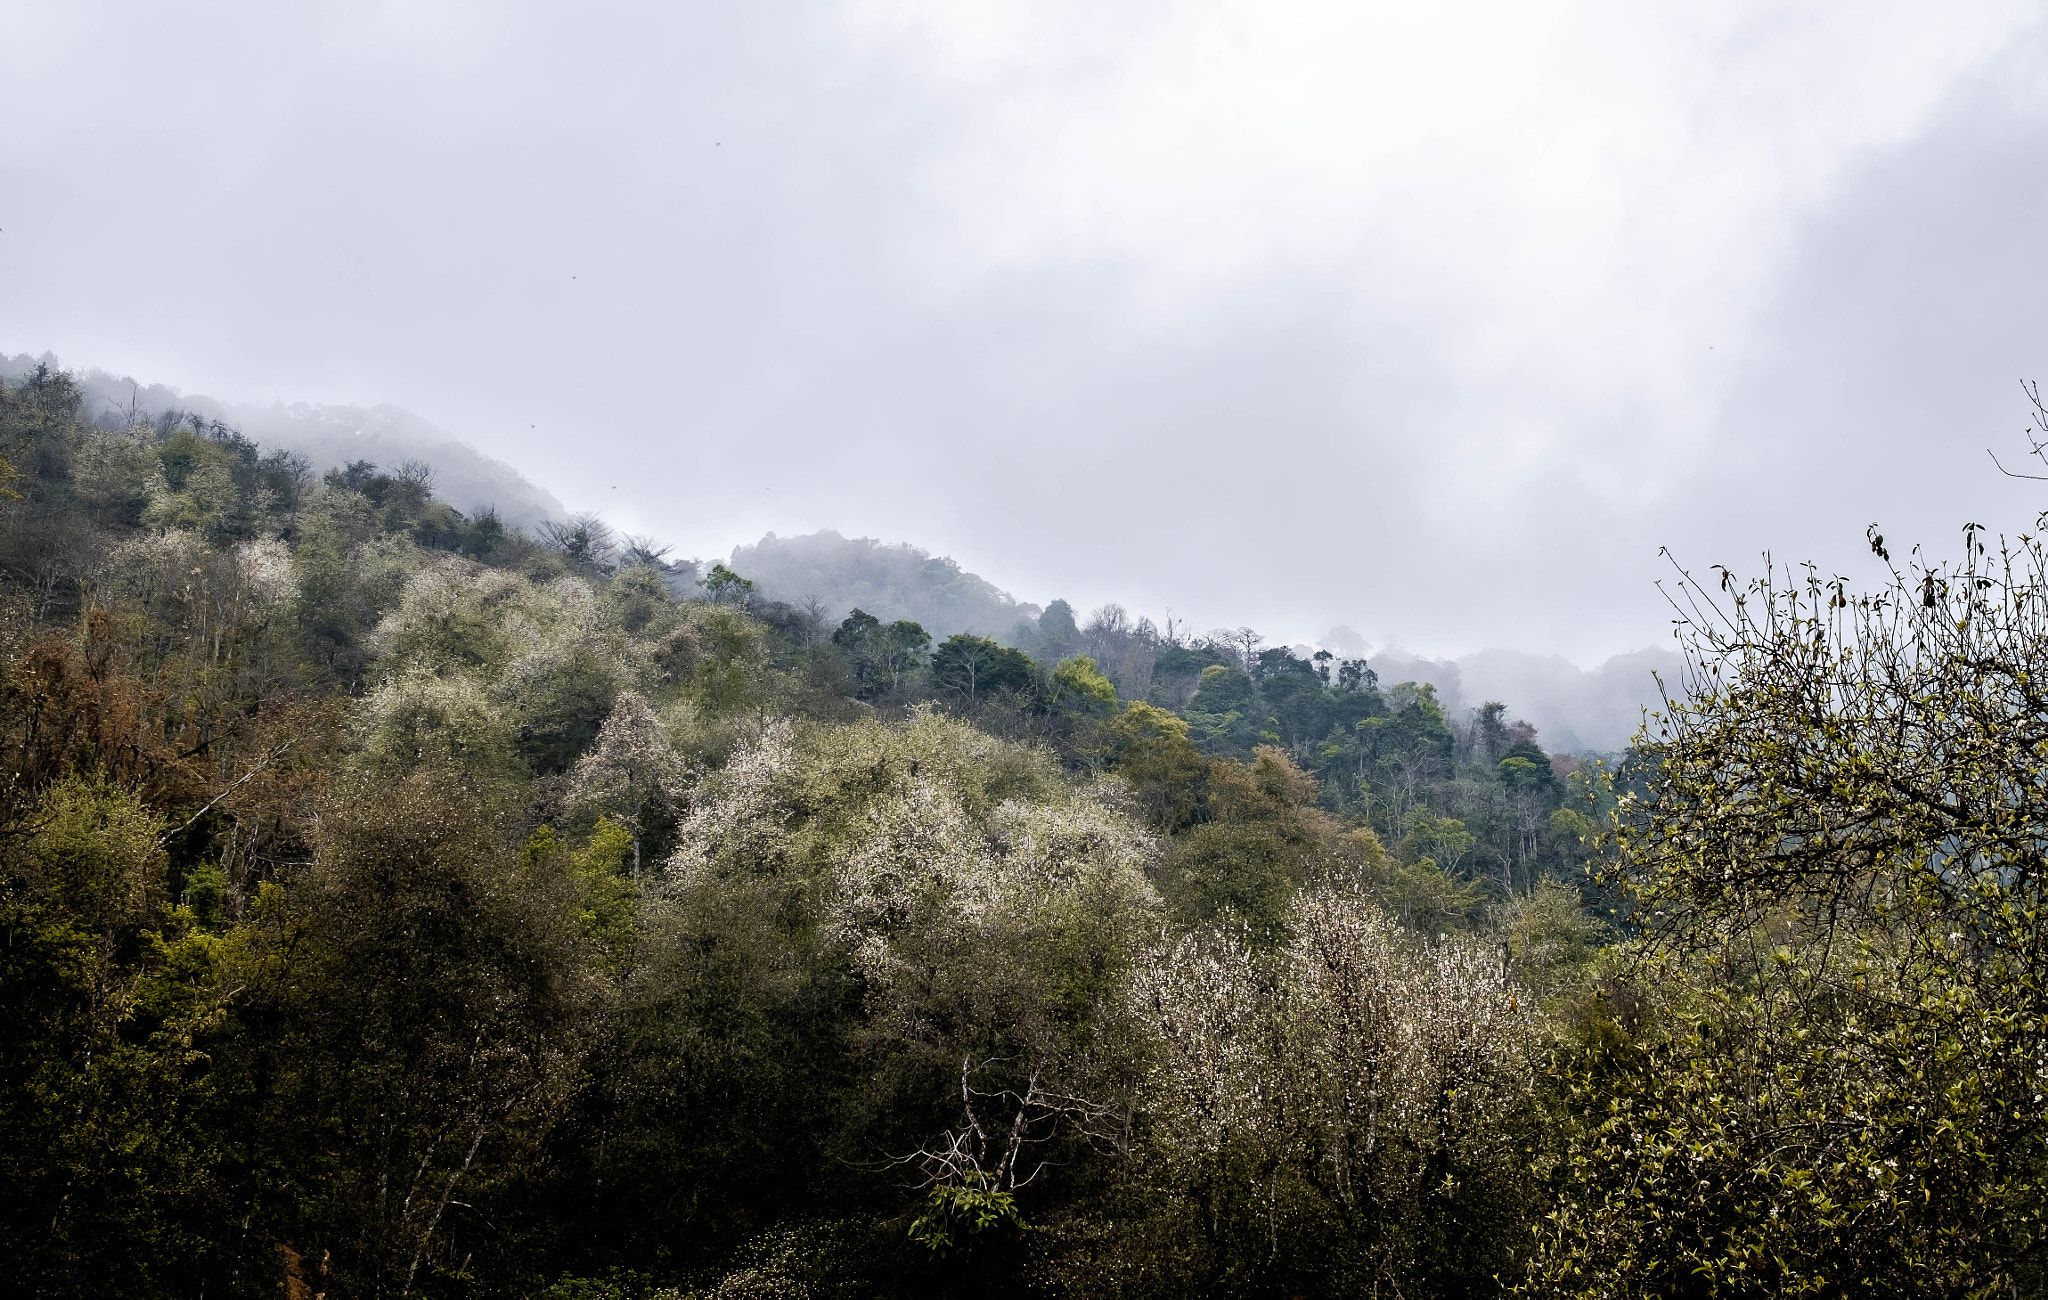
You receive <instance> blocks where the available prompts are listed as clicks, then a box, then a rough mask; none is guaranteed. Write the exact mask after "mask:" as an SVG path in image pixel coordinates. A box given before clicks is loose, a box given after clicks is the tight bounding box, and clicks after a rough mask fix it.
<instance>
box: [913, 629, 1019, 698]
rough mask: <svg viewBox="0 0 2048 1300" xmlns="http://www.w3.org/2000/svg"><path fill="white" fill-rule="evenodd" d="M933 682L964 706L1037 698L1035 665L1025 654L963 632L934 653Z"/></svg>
mask: <svg viewBox="0 0 2048 1300" xmlns="http://www.w3.org/2000/svg"><path fill="white" fill-rule="evenodd" d="M932 681H933V683H934V684H935V685H937V686H938V688H939V689H940V690H942V691H945V692H947V693H949V694H951V695H952V696H954V698H956V699H958V700H960V701H961V702H962V703H965V704H973V703H974V702H976V701H977V700H982V699H986V698H988V697H989V696H991V695H995V694H1001V693H1008V694H1012V695H1018V696H1029V695H1034V694H1036V693H1037V689H1038V674H1037V671H1036V668H1035V665H1033V664H1032V662H1031V660H1030V658H1029V657H1028V656H1027V655H1025V654H1024V653H1023V652H1022V651H1019V650H1012V649H1010V648H1009V647H1008V646H1002V645H998V644H996V643H995V642H994V641H991V640H989V639H988V638H987V637H985V636H969V635H968V634H966V633H964V632H963V633H961V634H959V635H958V636H951V637H948V638H946V642H945V644H943V645H941V646H940V647H939V648H938V649H937V650H936V651H934V652H933V654H932Z"/></svg>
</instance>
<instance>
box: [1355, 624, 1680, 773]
mask: <svg viewBox="0 0 2048 1300" xmlns="http://www.w3.org/2000/svg"><path fill="white" fill-rule="evenodd" d="M1332 649H1333V650H1334V649H1335V647H1334V646H1333V647H1332ZM1371 663H1372V669H1373V671H1374V672H1376V673H1378V674H1379V676H1380V681H1381V683H1382V684H1391V683H1394V682H1428V683H1430V684H1431V685H1433V686H1435V687H1436V692H1437V698H1438V699H1440V700H1442V701H1443V703H1444V706H1445V708H1446V709H1447V710H1448V711H1450V712H1451V713H1452V714H1453V715H1454V716H1455V715H1456V714H1458V713H1460V712H1462V711H1463V710H1465V709H1470V708H1477V707H1478V706H1479V705H1481V704H1484V703H1485V702H1487V701H1488V700H1499V701H1501V702H1502V703H1504V704H1506V705H1507V706H1508V712H1509V713H1510V714H1511V715H1512V716H1514V717H1517V718H1521V719H1524V720H1525V721H1527V722H1529V723H1531V724H1533V725H1534V726H1535V727H1536V730H1537V732H1538V734H1540V735H1541V736H1542V738H1543V747H1544V748H1545V749H1547V750H1549V751H1550V752H1552V753H1560V754H1575V753H1582V752H1585V751H1588V750H1592V751H1596V752H1599V753H1611V752H1613V751H1615V750H1619V749H1624V748H1626V747H1627V746H1628V743H1629V740H1630V738H1631V737H1633V736H1634V734H1635V731H1636V728H1637V726H1638V725H1640V724H1641V722H1642V713H1643V710H1644V709H1646V708H1655V707H1656V706H1657V704H1658V703H1659V702H1660V701H1661V700H1662V698H1663V697H1662V696H1661V695H1660V694H1659V692H1658V688H1657V676H1658V675H1661V676H1662V677H1663V679H1664V683H1665V685H1666V686H1673V687H1675V686H1676V685H1677V680H1678V674H1679V672H1680V671H1681V669H1682V668H1683V667H1684V660H1683V659H1681V658H1680V657H1679V655H1678V653H1677V652H1676V651H1673V650H1665V649H1660V648H1657V647H1654V646H1653V647H1646V648H1644V649H1641V650H1632V651H1630V652H1628V653H1627V654H1619V655H1615V656H1614V657H1613V658H1611V659H1609V660H1607V661H1606V662H1605V663H1603V664H1601V665H1600V666H1599V667H1598V668H1594V669H1591V670H1587V669H1582V668H1580V667H1578V666H1577V665H1576V664H1574V663H1572V662H1571V661H1570V660H1568V659H1565V658H1563V657H1562V656H1559V655H1534V654H1527V653H1525V652H1523V651H1520V650H1481V651H1480V652H1478V653H1477V654H1469V655H1465V656H1463V657H1461V658H1458V659H1424V658H1419V657H1416V656H1412V655H1403V654H1400V653H1398V652H1389V653H1383V654H1378V655H1374V656H1372V659H1371Z"/></svg>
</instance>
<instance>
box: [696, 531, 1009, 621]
mask: <svg viewBox="0 0 2048 1300" xmlns="http://www.w3.org/2000/svg"><path fill="white" fill-rule="evenodd" d="M729 563H730V564H731V566H732V569H733V571H734V572H735V573H738V574H740V575H741V576H742V577H746V578H749V579H751V580H752V581H753V582H754V584H755V586H756V587H758V588H759V589H760V591H761V592H762V594H763V595H766V596H769V597H771V598H773V599H777V600H786V601H789V602H791V603H793V604H801V603H802V602H804V601H805V600H807V599H815V600H817V601H818V602H819V604H820V605H822V606H823V610H822V612H823V613H825V614H827V615H829V616H830V617H831V619H832V621H833V622H835V623H836V622H838V621H839V620H840V619H842V618H845V617H846V616H847V614H848V613H850V612H851V611H852V610H854V609H862V610H866V611H867V612H868V613H870V614H873V615H874V616H875V617H876V618H879V619H881V620H882V621H883V622H885V623H893V622H895V621H896V620H898V619H909V620H911V621H912V622H915V623H918V624H920V625H922V626H923V628H924V630H925V631H926V632H929V633H930V634H932V635H933V636H935V637H941V638H943V637H948V636H952V635H953V634H954V633H956V632H973V633H977V634H979V635H982V636H1004V635H1006V634H1008V633H1009V632H1010V630H1011V629H1012V628H1013V627H1015V626H1016V624H1017V622H1018V620H1020V619H1031V620H1035V619H1037V618H1038V616H1039V614H1040V613H1041V612H1042V611H1041V610H1040V608H1039V607H1038V606H1037V605H1033V604H1030V603H1029V602H1025V601H1020V600H1018V599H1017V598H1016V597H1014V596H1012V595H1010V593H1008V592H1006V591H1002V590H999V589H998V588H997V587H996V585H995V584H994V583H992V582H990V581H988V580H987V579H986V578H983V577H980V576H979V575H977V574H972V573H968V572H966V571H965V570H963V569H962V568H961V567H960V565H959V563H958V562H957V561H954V560H952V559H949V558H947V557H946V556H943V555H933V554H931V553H930V552H928V551H926V550H924V549H922V548H920V547H917V546H913V545H911V544H910V543H908V542H895V543H885V542H879V541H877V540H875V539H874V538H872V537H856V538H852V539H848V538H846V537H842V536H841V535H840V534H838V533H836V532H833V531H832V530H830V529H822V530H820V531H818V532H815V533H810V534H807V535H805V536H802V537H777V536H776V535H775V534H774V533H769V534H768V535H767V536H766V537H763V538H762V539H761V540H760V541H758V542H756V543H754V544H753V545H752V546H736V547H734V548H733V551H732V557H731V559H730V560H729Z"/></svg>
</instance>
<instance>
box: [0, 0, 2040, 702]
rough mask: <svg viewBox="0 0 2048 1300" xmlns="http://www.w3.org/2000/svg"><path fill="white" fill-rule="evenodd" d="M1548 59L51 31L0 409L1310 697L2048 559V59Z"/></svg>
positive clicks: (391, 19) (630, 36)
mask: <svg viewBox="0 0 2048 1300" xmlns="http://www.w3.org/2000/svg"><path fill="white" fill-rule="evenodd" d="M1519 13H1520V10H1518V9H1517V8H1516V7H1514V6H1496V7H1495V8H1494V9H1493V10H1492V11H1490V12H1489V14H1488V15H1487V16H1486V19H1485V21H1481V22H1471V21H1465V20H1458V21H1454V20H1452V19H1449V18H1443V19H1425V18H1418V17H1415V16H1414V15H1415V11H1413V10H1412V8H1410V7H1402V8H1393V7H1388V8H1385V9H1365V8H1360V7H1357V6H1316V5H1268V6H1250V7H1246V6H1231V5H1194V6H1147V5H1137V6H1131V7H1129V8H1127V9H1118V10H1115V11H1112V12H1110V13H1108V14H1107V15H1106V16H1104V15H1103V14H1102V12H1101V11H1100V7H1088V8H1086V9H1073V10H1068V9H1064V8H1062V7H1060V6H1021V7H1016V8H1005V7H1003V6H990V7H986V8H981V7H968V6H941V7H936V8H932V9H926V8H922V7H920V6H917V5H912V4H905V5H897V6H884V5H872V4H849V5H846V6H834V5H826V4H811V5H798V6H789V7H778V8H776V9H775V10H774V11H773V12H769V11H768V10H767V9H765V8H764V7H759V6H711V5H703V6H692V7H669V6H651V5H629V4H610V5H604V4H599V5H589V6H576V7H573V8H572V7H566V6H564V7H551V6H541V5H519V4H510V5H481V4H478V5H433V4H424V3H421V4H406V5H398V4H392V5H381V6H380V5H370V6H356V5H339V4H336V5H331V6H307V7H296V6H295V7H288V8H278V7H276V6H262V5H253V4H250V5H237V4H222V5H213V6H194V7H185V8H179V9H172V8H170V7H165V6H146V5H139V4H120V3H104V4H90V3H81V4H66V5H62V6H59V5H53V4H20V3H16V4H11V5H7V6H5V9H4V14H5V19H6V22H7V26H8V29H9V30H10V31H13V32H16V33H20V34H22V40H21V42H20V44H19V45H18V48H19V49H20V50H23V51H31V53H27V54H25V55H22V56H18V57H17V58H16V60H15V62H14V64H13V65H11V72H10V77H9V78H8V80H7V81H6V83H5V84H4V85H0V113H4V114H5V115H6V117H7V120H9V121H11V122H16V123H27V122H33V123H35V124H36V128H37V129H35V130H17V131H13V132H9V133H7V138H6V141H5V143H0V231H4V233H0V283H4V284H5V285H6V290H5V294H4V296H0V350H4V351H33V352H40V351H42V350H44V349H46V348H47V349H52V350H54V351H56V352H57V353H58V354H59V355H61V356H62V357H64V358H65V359H66V360H67V361H71V362H74V363H77V364H82V365H100V366H106V367H108V368H110V369H116V370H120V371H125V372H132V373H135V374H136V375H138V376H139V377H141V378H144V379H146V380H157V381H162V382H168V383H171V384H175V385H178V386H179V387H181V388H183V389H185V390H187V391H199V392H206V393H211V394H214V395H216V396H219V397H223V398H229V399H237V400H241V401H252V402H269V401H272V400H287V401H290V400H310V401H324V402H354V403H360V404H365V405H371V404H376V403H380V402H392V403H396V404H398V405H400V406H403V407H406V408H409V409H411V410H415V411H417V412H419V413H420V414H421V415H422V416H424V417H425V418H427V419H428V420H430V421H432V422H433V424H435V425H436V426H439V427H442V428H446V429H448V430H450V431H452V432H454V433H456V434H457V435H459V436H461V437H463V438H465V439H466V440H468V441H469V442H471V443H473V444H475V445H476V446H478V447H479V448H480V449H482V450H483V451H485V452H486V453H488V454H489V455H492V456H496V457H499V458H501V459H504V460H506V461H508V462H511V463H513V464H515V465H517V466H518V467H519V468H520V469H521V470H522V471H524V472H525V473H526V474H527V475H528V476H529V477H531V478H532V479H533V480H534V481H535V482H537V483H539V484H541V485H543V486H545V487H547V488H549V489H552V490H553V491H555V492H556V493H557V494H558V495H559V496H560V497H561V498H562V499H563V500H564V501H565V502H567V503H568V505H569V506H570V507H571V508H572V509H585V508H596V509H599V510H602V511H605V512H606V513H607V514H609V515H610V516H612V517H614V518H615V519H617V520H618V521H619V522H620V523H621V524H622V525H623V526H625V527H627V528H630V529H632V530H635V531H649V532H655V533H659V534H661V535H663V536H665V537H667V538H671V539H673V540H675V541H676V542H677V543H678V544H679V545H680V547H681V548H682V549H683V550H685V551H690V552H694V553H697V554H705V555H708V554H714V553H723V552H725V551H726V550H728V549H729V548H730V547H731V546H732V545H734V544H735V543H739V542H745V541H751V540H753V539H754V538H757V537H759V536H760V535H761V534H762V533H764V532H767V531H769V530H774V531H777V532H781V533H784V534H796V533H805V532H809V531H811V530H813V529H817V528H835V529H838V530H839V531H841V532H843V533H845V534H847V535H849V536H854V535H872V536H878V537H882V538H886V539H901V540H908V541H912V542H915V543H917V544H919V545H921V546H924V547H927V548H929V549H931V550H933V551H934V552H937V553H942V554H950V555H952V556H954V557H956V558H958V559H959V560H960V561H961V562H962V563H963V564H964V565H965V566H966V567H968V568H969V569H971V570H973V571H975V572H978V573H981V574H983V575H985V576H987V577H989V578H990V579H992V580H993V581H995V582H996V583H998V584H999V585H1001V586H1003V587H1005V588H1007V589H1008V590H1010V591H1012V592H1014V593H1015V594H1016V595H1017V596H1019V597H1020V598H1023V599H1027V600H1034V601H1044V600H1046V599H1048V598H1050V597H1052V596H1055V595H1064V596H1066V597H1067V598H1069V599H1071V600H1073V601H1074V603H1075V604H1076V605H1078V606H1081V607H1082V608H1086V607H1087V606H1089V605H1091V604H1093V603H1095V602H1097V601H1100V600H1106V599H1116V600H1120V601H1122V602H1123V603H1125V604H1126V605H1129V606H1131V607H1132V608H1133V609H1134V610H1149V611H1152V612H1154V613H1159V612H1163V611H1164V610H1165V609H1166V608H1168V607H1172V608H1173V609H1174V610H1175V611H1176V612H1177V613H1179V614H1181V615H1183V616H1184V617H1187V618H1189V619H1191V620H1192V621H1193V622H1194V623H1195V625H1197V626H1209V625H1211V624H1218V623H1226V622H1227V623H1231V624H1236V623H1252V624H1256V625H1258V626H1260V627H1262V628H1265V629H1267V630H1269V633H1270V634H1271V635H1272V636H1273V637H1274V639H1275V640H1290V641H1291V640H1294V639H1298V638H1301V637H1305V636H1308V635H1310V634H1312V633H1314V632H1315V631H1317V630H1318V629H1321V628H1324V627H1328V626H1329V625H1330V624H1331V623H1332V622H1336V621H1342V622H1345V623H1347V624H1350V625H1351V626H1354V627H1357V628H1359V629H1360V630H1361V631H1362V632H1363V633H1364V634H1365V635H1366V636H1367V637H1368V638H1370V639H1372V640H1374V641H1375V642H1381V643H1383V642H1384V641H1385V639H1386V637H1387V636H1388V634H1390V633H1391V634H1395V635H1398V636H1399V637H1400V638H1401V639H1402V640H1403V641H1404V643H1406V644H1409V645H1413V646H1415V647H1417V648H1419V649H1421V650H1425V651H1430V652H1434V653H1459V652H1464V651H1471V650H1477V649H1480V648H1482V647H1487V646H1516V647H1521V648H1525V649H1529V650H1534V651H1543V652H1549V651H1560V652H1563V653H1565V654H1567V655H1570V656H1572V657H1574V658H1576V659H1578V660H1579V661H1580V662H1581V663H1594V662H1597V661H1599V660H1601V659H1603V658H1605V657H1606V656H1607V655H1608V654H1610V653H1613V652H1616V651H1621V650H1627V649H1630V648H1633V647H1636V646H1640V645H1643V644H1646V643H1651V642H1657V641H1660V640H1661V639H1662V637H1663V633H1664V630H1665V625H1664V619H1665V614H1664V611H1663V607H1662V605H1661V603H1660V600H1659V597H1658V595H1657V593H1656V590H1655V588H1654V586H1653V585H1652V583H1653V581H1654V579H1655V577H1656V576H1657V574H1658V573H1659V561H1658V559H1657V554H1656V552H1657V548H1658V546H1660V545H1663V544H1670V545H1672V546H1673V547H1674V548H1675V549H1676V550H1678V551H1679V553H1680V554H1682V555H1684V556H1685V557H1687V558H1688V559H1689V560H1691V561H1692V562H1694V563H1701V564H1703V563H1707V562H1731V561H1734V560H1739V559H1742V558H1744V557H1748V556H1752V555H1754V554H1756V553H1757V552H1759V551H1761V550H1763V549H1766V548H1770V549H1773V550H1774V551H1776V552H1777V553H1779V554H1781V555H1790V554H1815V555H1818V556H1820V557H1821V558H1823V559H1826V560H1829V561H1830V562H1834V563H1839V564H1843V565H1847V564H1850V563H1852V562H1853V560H1854V556H1855V548H1856V547H1857V546H1859V545H1860V539H1861V533H1862V528H1863V525H1864V524H1865V523H1867V522H1870V521H1871V520H1872V519H1877V520H1881V521H1883V522H1884V523H1885V526H1886V528H1887V530H1888V531H1890V532H1891V533H1892V534H1893V535H1894V536H1908V535H1912V536H1926V537H1946V536H1949V535H1950V534H1951V533H1952V530H1953V529H1954V528H1955V527H1956V526H1958V525H1959V524H1960V522H1961V521H1962V519H1963V518H1964V517H1971V518H1976V517H1981V516H1985V515H1992V516H1995V517H1994V518H1988V519H1985V522H1987V523H2005V522H2008V521H2011V520H2019V519H2021V518H2022V516H2024V517H2025V518H2026V519H2030V518H2031V514H2030V513H2028V512H2029V511H2030V509H2031V507H2032V505H2033V503H2034V502H2035V501H2036V500H2037V499H2039V498H2038V497H2037V496H2035V495H2030V494H2029V492H2028V491H2027V490H2025V488H2024V485H2008V484H2005V483H2002V482H1998V481H1996V480H1995V479H1994V478H1992V477H1991V476H1990V474H1989V473H1988V471H1989V466H1988V462H1985V461H1984V460H1983V455H1982V451H1981V447H1982V446H1983V445H1984V444H1985V443H1987V442H1992V441H1996V440H1997V439H1998V438H2000V437H2003V438H2005V440H2006V441H2005V443H2004V444H2002V445H2006V446H2011V445H2014V443H2015V441H2016V440H2015V438H2014V435H2016V433H2017V430H2018V428H2019V426H2020V424H2021V423H2022V421H2021V419H2020V415H2021V409H2020V407H2019V404H2018V401H2017V389H2016V384H2017V381H2018V380H2019V379H2020V378H2022V377H2024V376H2028V375H2032V374H2035V373H2038V372H2039V371H2040V370H2042V369H2043V368H2044V367H2043V366H2042V359H2043V357H2044V356H2048V349H2044V347H2043V344H2044V343H2048V339H2044V338H2043V332H2042V331H2043V326H2042V324H2041V322H2040V320H2039V319H2038V313H2037V312H2036V311H2035V309H2034V307H2033V304H2032V303H2031V301H2030V300H2029V294H2030V292H2031V291H2032V286H2034V285H2038V284H2039V283H2040V282H2041V278H2040V269H2041V267H2040V262H2041V258H2042V257H2043V256H2044V254H2043V253H2042V251H2041V249H2040V248H2039V246H2038V240H2037V239H2036V240H2030V239H2029V235H2030V233H2031V230H2032V227H2033V226H2034V225H2036V224H2038V221H2037V218H2035V217H2034V215H2033V214H2034V213H2036V212H2038V211H2039V208H2040V203H2039V199H2040V194H2039V190H2040V187H2041V185H2042V183H2043V182H2041V180H2040V179H2039V175H2038V168H2033V169H2031V170H2030V169H2029V167H2028V166H2027V165H2026V161H2027V160H2028V159H2029V158H2038V157H2039V155H2040V145H2041V143H2042V142H2043V136H2044V131H2048V126H2044V123H2048V115H2044V113H2043V97H2042V95H2041V94H2040V88H2041V85H2042V80H2041V76H2040V69H2039V67H2038V65H2036V64H2032V63H2029V62H2027V61H2025V60H2024V59H2022V58H2020V57H2019V56H2018V55H2017V54H2015V53H2014V52H2015V51H2021V52H2023V51H2025V50H2026V49H2028V48H2030V44H2029V43H2030V42H2031V41H2033V40H2035V39H2036V38H2037V37H2038V34H2039V33H2038V28H2037V27H2035V26H2033V25H2030V22H2029V21H2028V20H2027V18H2026V15H2024V14H2022V15H2020V16H2019V17H2018V18H2015V17H2013V16H2012V14H2010V13H2009V12H2007V11H2004V10H1994V9H1989V8H1987V9H1984V10H1982V11H1978V10H1951V11H1949V12H1948V13H1945V14H1941V15H1932V16H1927V17H1921V16H1919V15H1917V14H1916V13H1915V12H1914V11H1912V10H1910V9H1899V10H1896V11H1894V10H1883V11H1881V12H1873V11H1872V10H1870V9H1869V7H1868V6H1840V7H1821V8H1816V9H1813V10H1811V11H1809V12H1807V13H1805V14H1804V15H1803V16H1802V17H1801V18H1800V19H1799V20H1798V21H1796V22H1794V21H1791V20H1788V19H1784V18H1783V16H1782V15H1781V14H1778V13H1777V11H1774V10H1773V9H1772V8H1771V7H1769V6H1757V7H1754V8H1751V7H1747V6H1731V7H1728V9H1727V10H1726V12H1725V14H1717V15H1716V16H1711V17H1700V16H1693V17H1689V18H1671V19H1669V20H1668V21H1665V20H1657V21H1651V20H1649V19H1647V18H1645V17H1643V16H1642V13H1641V11H1635V10H1629V11H1615V10H1611V9H1606V8H1602V7H1600V6H1597V5H1591V6H1584V7H1580V8H1575V9H1573V10H1571V11H1569V12H1568V13H1566V14H1565V15H1564V16H1563V17H1562V18H1560V19H1559V20H1558V23H1557V25H1556V26H1555V28H1554V29H1544V30H1537V29H1535V28H1531V27H1528V26H1527V25H1526V22H1527V21H1529V20H1526V19H1525V18H1523V17H1518V16H1517V15H1518V14H1519ZM1686 24H1691V25H1690V26H1687V25H1686ZM1546 33H1547V34H1546Z"/></svg>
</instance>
